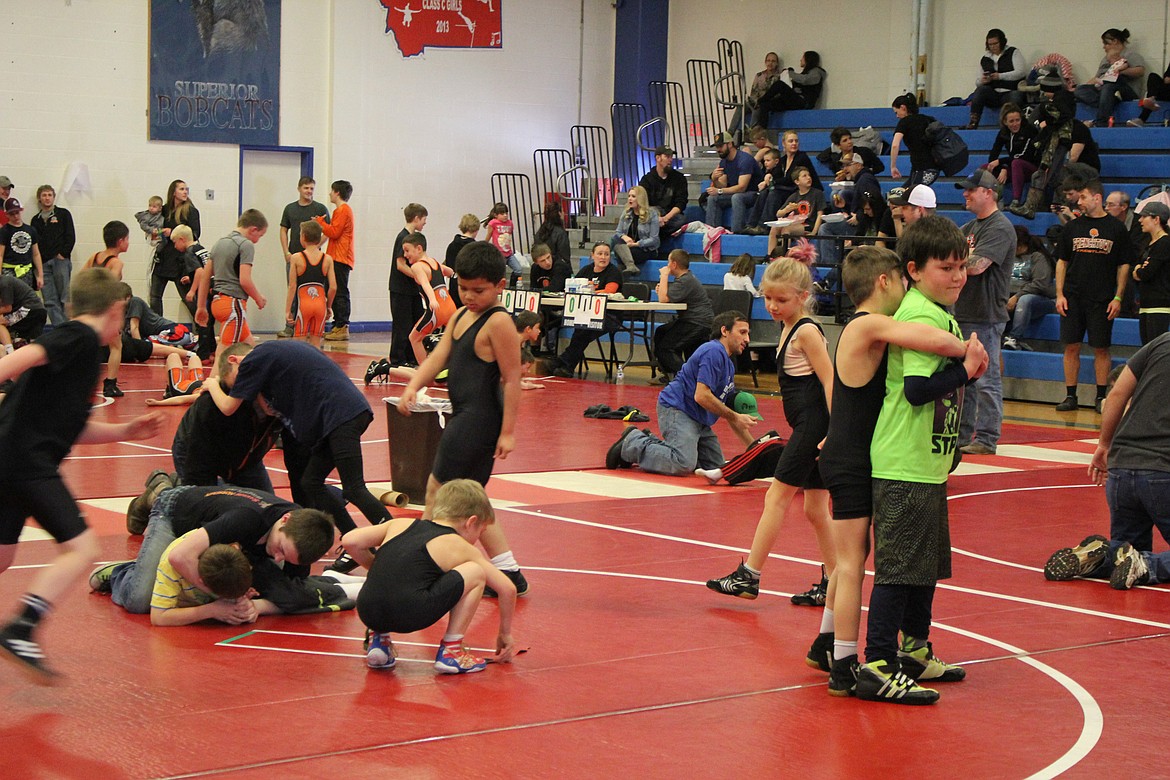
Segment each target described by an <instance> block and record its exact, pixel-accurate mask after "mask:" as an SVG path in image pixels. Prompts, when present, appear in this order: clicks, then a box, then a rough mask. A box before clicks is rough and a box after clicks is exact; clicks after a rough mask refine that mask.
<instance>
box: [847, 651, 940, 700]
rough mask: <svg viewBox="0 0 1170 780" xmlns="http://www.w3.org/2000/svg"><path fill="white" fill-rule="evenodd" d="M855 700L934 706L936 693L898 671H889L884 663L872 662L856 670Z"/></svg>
mask: <svg viewBox="0 0 1170 780" xmlns="http://www.w3.org/2000/svg"><path fill="white" fill-rule="evenodd" d="M855 695H856V696H857V698H859V699H862V700H863V701H884V702H889V703H890V704H934V703H935V702H936V701H938V691H936V690H934V689H933V688H923V687H922V686H920V685H919V684H918V683H916V682H914V681H913V680H911V679H910V678H909V677H907V676H906V675H905V674H903V673H902V672H900V671H897V670H893V669H889V668H888V662H886V661H873V662H872V663H868V664H861V666H859V667H858V668H857V687H856V689H855Z"/></svg>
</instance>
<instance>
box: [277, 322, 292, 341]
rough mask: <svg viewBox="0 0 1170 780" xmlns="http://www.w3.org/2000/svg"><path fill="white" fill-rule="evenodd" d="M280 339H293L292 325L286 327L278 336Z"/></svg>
mask: <svg viewBox="0 0 1170 780" xmlns="http://www.w3.org/2000/svg"><path fill="white" fill-rule="evenodd" d="M276 337H277V338H278V339H291V338H292V337H293V329H292V325H285V326H284V330H282V331H280V332H279V333H277V334H276Z"/></svg>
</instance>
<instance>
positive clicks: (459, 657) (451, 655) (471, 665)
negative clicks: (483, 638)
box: [435, 644, 487, 674]
mask: <svg viewBox="0 0 1170 780" xmlns="http://www.w3.org/2000/svg"><path fill="white" fill-rule="evenodd" d="M486 668H487V661H485V660H483V659H482V658H480V657H478V656H476V655H473V654H472V653H471V651H469V650H468V649H467V648H466V647H464V646H463V645H462V644H458V645H442V644H441V645H439V652H438V653H436V654H435V669H436V670H437V671H440V672H442V673H443V674H471V673H472V672H482V671H483V670H484V669H486Z"/></svg>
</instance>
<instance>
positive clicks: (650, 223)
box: [609, 186, 660, 274]
mask: <svg viewBox="0 0 1170 780" xmlns="http://www.w3.org/2000/svg"><path fill="white" fill-rule="evenodd" d="M659 243H660V242H659V237H658V209H656V208H653V207H652V206H651V205H650V201H649V200H648V199H647V197H646V188H645V187H641V186H638V187H631V188H630V193H629V195H628V196H626V210H625V211H623V212H622V216H621V218H620V219H619V220H618V225H617V230H615V231H614V234H613V235H612V236H610V239H609V248H610V249H611V250H613V253H614V254H615V255H617V256H618V257H619V258H621V261H622V267H623V271H624V272H625V273H627V274H637V273H638V264H640V263H644V262H646V261H647V260H649V259H650V258H651V257H654V255H655V253H657V252H658V245H659Z"/></svg>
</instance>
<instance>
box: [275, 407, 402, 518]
mask: <svg viewBox="0 0 1170 780" xmlns="http://www.w3.org/2000/svg"><path fill="white" fill-rule="evenodd" d="M373 420H374V415H373V413H372V412H362V413H361V414H359V415H358V416H356V417H354V418H353V419H351V420H348V421H346V422H343V423H342V424H341V425H339V426H337V427H336V428H334V429H333V430H332V431H330V432H329V433H327V434H326V435H325V437H324V438H322V439H321V440H320V441H318V442H317V443H315V444H313V445H312V446H311V447H310V446H306V445H304V444H302V443H301V442H298V441H297V440H296V439H295V438H294V437H292V436H290V435H288V432H287V431H285V436H284V465H285V467H286V468H287V469H288V479H289V486H290V488H291V489H292V494H293V501H295V502H296V503H298V504H300V505H301V506H308V507H312V508H314V509H320V510H322V511H324V512H328V513H329V515H330V516H331V517H332V518H333V524H334V525H336V526H337V530H339V531H341V533H343V534H344V533H346V532H347V531H352V530H353V529H354V528H356V527H357V525H356V524H355V523H354V522H353V518H351V517H350V516H349V512H348V511H346V509H345V501H348V502H349V503H351V504H353V505H354V506H356V507H357V508H358V510H359V511H360V512H361V513H362V514H363V515H365V517H366V519H367V520H369V521H370V522H371V523H375V524H376V523H381V522H384V521H386V520H389V519H390V516H391V515H390V512H389V510H387V509H386V507H385V506H383V505H382V502H381V501H379V500H378V499H376V498H374V494H373V493H371V492H370V491H369V490H368V489H367V488H366V477H365V473H364V470H363V466H362V433H364V432H365V430H366V428H368V427H369V426H370V423H371V422H373ZM334 468H336V469H337V476H338V477H339V478H340V479H341V494H342V496H343V497H344V499H345V501H342V500H341V499H340V498H338V497H337V494H336V493H334V492H332V491H330V490H329V489H328V488H327V487H326V486H325V478H326V477H327V476H329V472H331V471H333V469H334Z"/></svg>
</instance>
